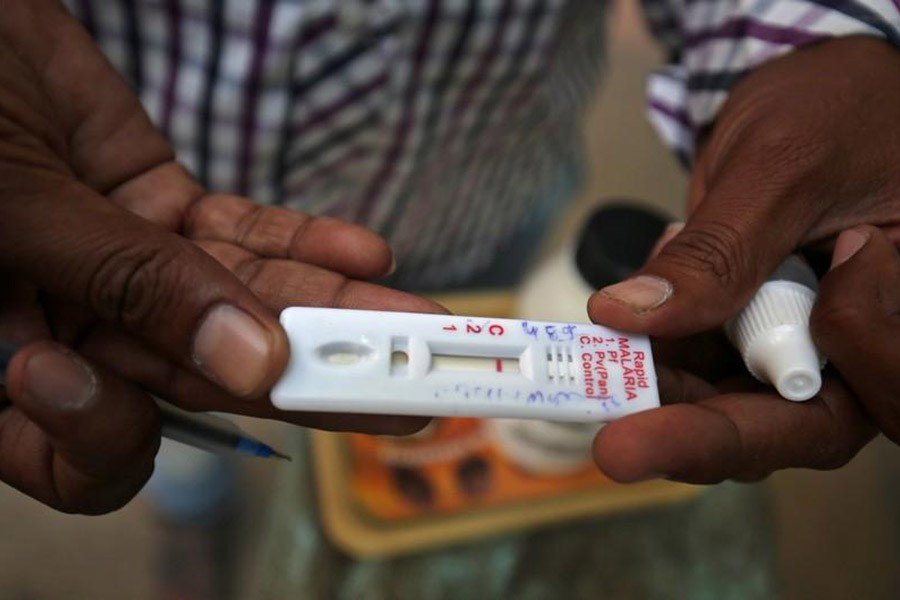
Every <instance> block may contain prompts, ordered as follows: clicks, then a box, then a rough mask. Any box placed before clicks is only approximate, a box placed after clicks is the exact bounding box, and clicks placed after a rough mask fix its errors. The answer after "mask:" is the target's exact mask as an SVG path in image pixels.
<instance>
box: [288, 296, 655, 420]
mask: <svg viewBox="0 0 900 600" xmlns="http://www.w3.org/2000/svg"><path fill="white" fill-rule="evenodd" d="M281 324H282V325H283V326H284V328H285V330H286V331H287V334H288V338H289V340H290V346H291V357H290V362H289V364H288V367H287V370H286V371H285V373H284V375H283V376H282V378H281V380H280V381H279V382H278V384H277V385H276V386H275V388H274V389H273V390H272V402H273V404H274V405H275V406H277V407H278V408H281V409H284V410H304V411H326V412H352V413H371V414H397V415H421V416H468V417H503V418H520V419H545V420H552V421H609V420H613V419H616V418H618V417H621V416H624V415H626V414H630V413H634V412H638V411H641V410H646V409H650V408H654V407H657V406H659V395H658V392H657V388H656V373H655V371H654V368H653V359H652V356H651V351H650V343H649V340H648V339H647V338H646V337H645V336H635V335H630V334H624V333H620V332H617V331H614V330H611V329H608V328H606V327H601V326H597V325H585V324H570V323H546V322H537V321H523V320H514V319H486V318H476V317H458V316H448V315H433V314H418V313H416V314H413V313H396V312H376V311H363V310H341V309H328V308H306V307H296V308H288V309H286V310H284V311H283V312H282V313H281Z"/></svg>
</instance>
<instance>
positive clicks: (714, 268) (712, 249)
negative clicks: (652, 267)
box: [660, 223, 752, 287]
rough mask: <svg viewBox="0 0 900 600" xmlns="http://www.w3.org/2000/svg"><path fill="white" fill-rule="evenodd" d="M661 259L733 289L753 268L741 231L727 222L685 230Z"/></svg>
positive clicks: (667, 246)
mask: <svg viewBox="0 0 900 600" xmlns="http://www.w3.org/2000/svg"><path fill="white" fill-rule="evenodd" d="M660 258H661V259H663V260H666V261H667V262H668V263H670V264H672V265H674V266H676V267H677V268H679V269H680V270H684V271H687V272H697V271H699V272H701V273H703V274H706V275H708V276H712V277H713V278H714V279H715V280H716V281H718V282H719V283H720V284H721V285H722V286H724V287H730V286H732V285H733V284H735V283H736V282H737V281H738V279H739V278H740V277H741V276H742V274H745V273H746V272H747V271H748V269H750V268H752V263H751V261H750V260H749V256H748V253H747V252H746V250H745V244H744V242H743V237H742V236H741V233H740V231H739V230H738V229H737V228H736V227H735V226H734V225H731V224H728V223H706V224H704V226H703V228H696V229H686V230H684V231H682V233H681V235H679V236H677V237H676V238H675V239H673V240H672V241H671V242H669V244H667V245H666V247H665V248H664V249H663V252H662V254H661V255H660Z"/></svg>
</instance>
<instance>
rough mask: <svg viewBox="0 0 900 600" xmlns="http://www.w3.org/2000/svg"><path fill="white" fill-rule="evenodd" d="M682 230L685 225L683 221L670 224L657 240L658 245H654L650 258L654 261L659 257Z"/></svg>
mask: <svg viewBox="0 0 900 600" xmlns="http://www.w3.org/2000/svg"><path fill="white" fill-rule="evenodd" d="M682 229H684V223H682V222H681V221H674V222H672V223H669V224H668V225H667V226H666V228H665V229H664V230H663V232H662V235H661V236H659V239H658V240H656V243H654V244H653V248H651V249H650V254H649V256H648V258H651V259H652V258H656V257H657V256H659V253H660V252H662V249H663V248H665V247H666V244H668V243H669V242H671V241H672V240H673V239H675V236H676V235H678V234H679V233H681V230H682Z"/></svg>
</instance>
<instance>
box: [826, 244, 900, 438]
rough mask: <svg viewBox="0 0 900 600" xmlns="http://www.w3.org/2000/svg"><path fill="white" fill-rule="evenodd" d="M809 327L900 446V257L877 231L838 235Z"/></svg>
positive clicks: (831, 360)
mask: <svg viewBox="0 0 900 600" xmlns="http://www.w3.org/2000/svg"><path fill="white" fill-rule="evenodd" d="M810 325H811V329H812V334H813V339H814V340H815V343H816V345H817V346H818V347H819V349H820V350H821V351H822V352H823V353H824V354H825V355H826V356H827V357H828V360H829V361H830V362H831V364H832V365H834V366H835V368H837V370H838V371H839V372H840V373H841V376H842V377H843V378H844V380H845V381H846V382H847V384H848V385H849V386H850V388H852V389H853V391H854V392H855V393H856V394H857V396H858V397H859V398H860V400H861V402H862V403H863V404H864V405H865V407H866V410H867V411H868V412H869V414H870V415H872V417H873V418H874V419H875V421H876V423H878V425H879V427H880V428H881V430H882V431H884V433H885V435H887V436H888V437H889V438H890V439H891V440H893V441H894V442H898V443H900V369H898V366H900V345H898V343H897V341H898V340H900V256H898V254H897V250H896V249H895V248H894V246H893V244H892V243H891V242H890V240H889V239H888V238H887V236H886V235H885V234H884V233H882V232H881V231H880V230H879V229H877V228H875V227H868V226H862V227H856V228H853V229H850V230H847V231H845V232H844V233H842V234H841V235H840V236H839V237H838V239H837V242H836V244H835V249H834V267H833V268H832V270H831V271H830V272H829V273H828V274H827V275H826V276H825V277H824V278H823V280H822V284H821V288H820V291H819V297H818V300H817V302H816V305H815V306H814V307H813V312H812V315H811V318H810Z"/></svg>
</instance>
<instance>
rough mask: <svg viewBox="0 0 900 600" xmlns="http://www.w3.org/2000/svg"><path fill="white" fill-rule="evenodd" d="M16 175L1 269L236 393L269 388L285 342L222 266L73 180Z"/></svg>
mask: <svg viewBox="0 0 900 600" xmlns="http://www.w3.org/2000/svg"><path fill="white" fill-rule="evenodd" d="M17 175H19V177H18V178H17V179H18V181H19V182H23V181H25V183H20V185H18V186H16V187H15V188H13V189H10V190H8V191H7V192H6V193H5V194H4V197H5V201H4V202H3V203H0V271H2V270H6V269H9V270H13V271H17V272H19V273H22V274H23V275H24V276H25V277H26V278H27V279H29V280H31V281H32V282H33V283H34V284H36V285H37V286H38V287H39V288H40V289H42V290H44V291H46V292H50V293H53V294H56V295H59V296H61V297H63V298H65V299H68V300H70V301H72V302H73V303H76V304H80V305H83V306H86V307H88V308H89V309H91V310H92V311H93V312H94V313H95V314H96V315H97V316H99V317H100V318H102V319H104V320H107V321H110V322H115V323H118V324H120V325H122V326H124V327H125V328H126V329H128V330H130V331H132V332H134V333H135V334H137V335H138V336H139V337H140V338H142V339H143V340H145V341H146V342H149V343H150V345H152V346H154V347H156V348H157V349H159V350H161V351H162V352H163V353H164V354H166V355H167V356H169V357H170V358H172V359H174V360H176V361H178V362H179V363H181V364H183V365H186V366H190V367H191V368H193V369H195V370H199V371H201V372H203V373H204V374H205V375H206V376H207V377H208V378H210V379H211V380H213V381H214V382H215V383H217V384H219V385H221V386H222V387H223V388H225V389H226V390H228V391H229V392H231V393H232V394H234V395H236V396H241V397H256V396H259V395H262V394H263V393H265V392H266V391H267V390H268V389H269V388H270V387H271V386H272V385H273V384H274V382H275V380H276V378H277V377H278V375H279V374H280V373H281V371H282V369H283V368H284V365H285V363H286V361H287V354H288V347H287V339H286V337H285V335H284V332H283V330H282V329H281V327H280V326H279V324H278V321H277V319H276V318H275V316H274V315H273V314H272V313H270V312H269V311H268V309H266V308H265V307H264V305H263V304H262V303H261V302H260V301H259V299H257V298H256V296H254V295H253V294H252V293H251V292H250V291H249V290H248V289H246V288H245V287H244V286H243V285H242V284H241V283H240V282H239V281H238V280H237V279H236V278H235V277H234V276H233V275H232V274H231V273H230V272H229V271H227V270H226V269H225V268H224V267H222V266H221V265H219V264H218V263H217V262H216V261H215V260H214V259H212V258H211V257H209V256H208V255H206V254H205V253H204V252H203V251H201V250H200V249H199V248H197V247H196V246H195V245H194V244H192V243H190V242H189V241H187V240H185V239H184V238H182V237H180V236H178V235H176V234H174V233H170V232H167V231H165V230H164V229H162V228H160V227H158V226H155V225H153V224H151V223H149V222H147V221H145V220H143V219H141V218H140V217H137V216H135V215H132V214H130V213H128V212H127V211H125V210H123V209H121V208H119V207H117V206H115V205H113V204H111V203H109V202H106V201H105V200H104V199H103V198H102V197H101V196H99V195H97V194H96V193H95V192H94V191H92V190H91V189H90V188H88V187H86V186H84V185H82V184H80V183H77V182H75V181H73V180H70V179H66V178H63V177H54V176H52V175H50V176H49V178H48V176H47V175H43V176H42V177H41V176H34V177H30V178H27V179H25V178H23V177H22V176H21V175H22V174H21V172H20V173H17ZM14 181H15V180H14ZM10 187H12V186H10Z"/></svg>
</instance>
